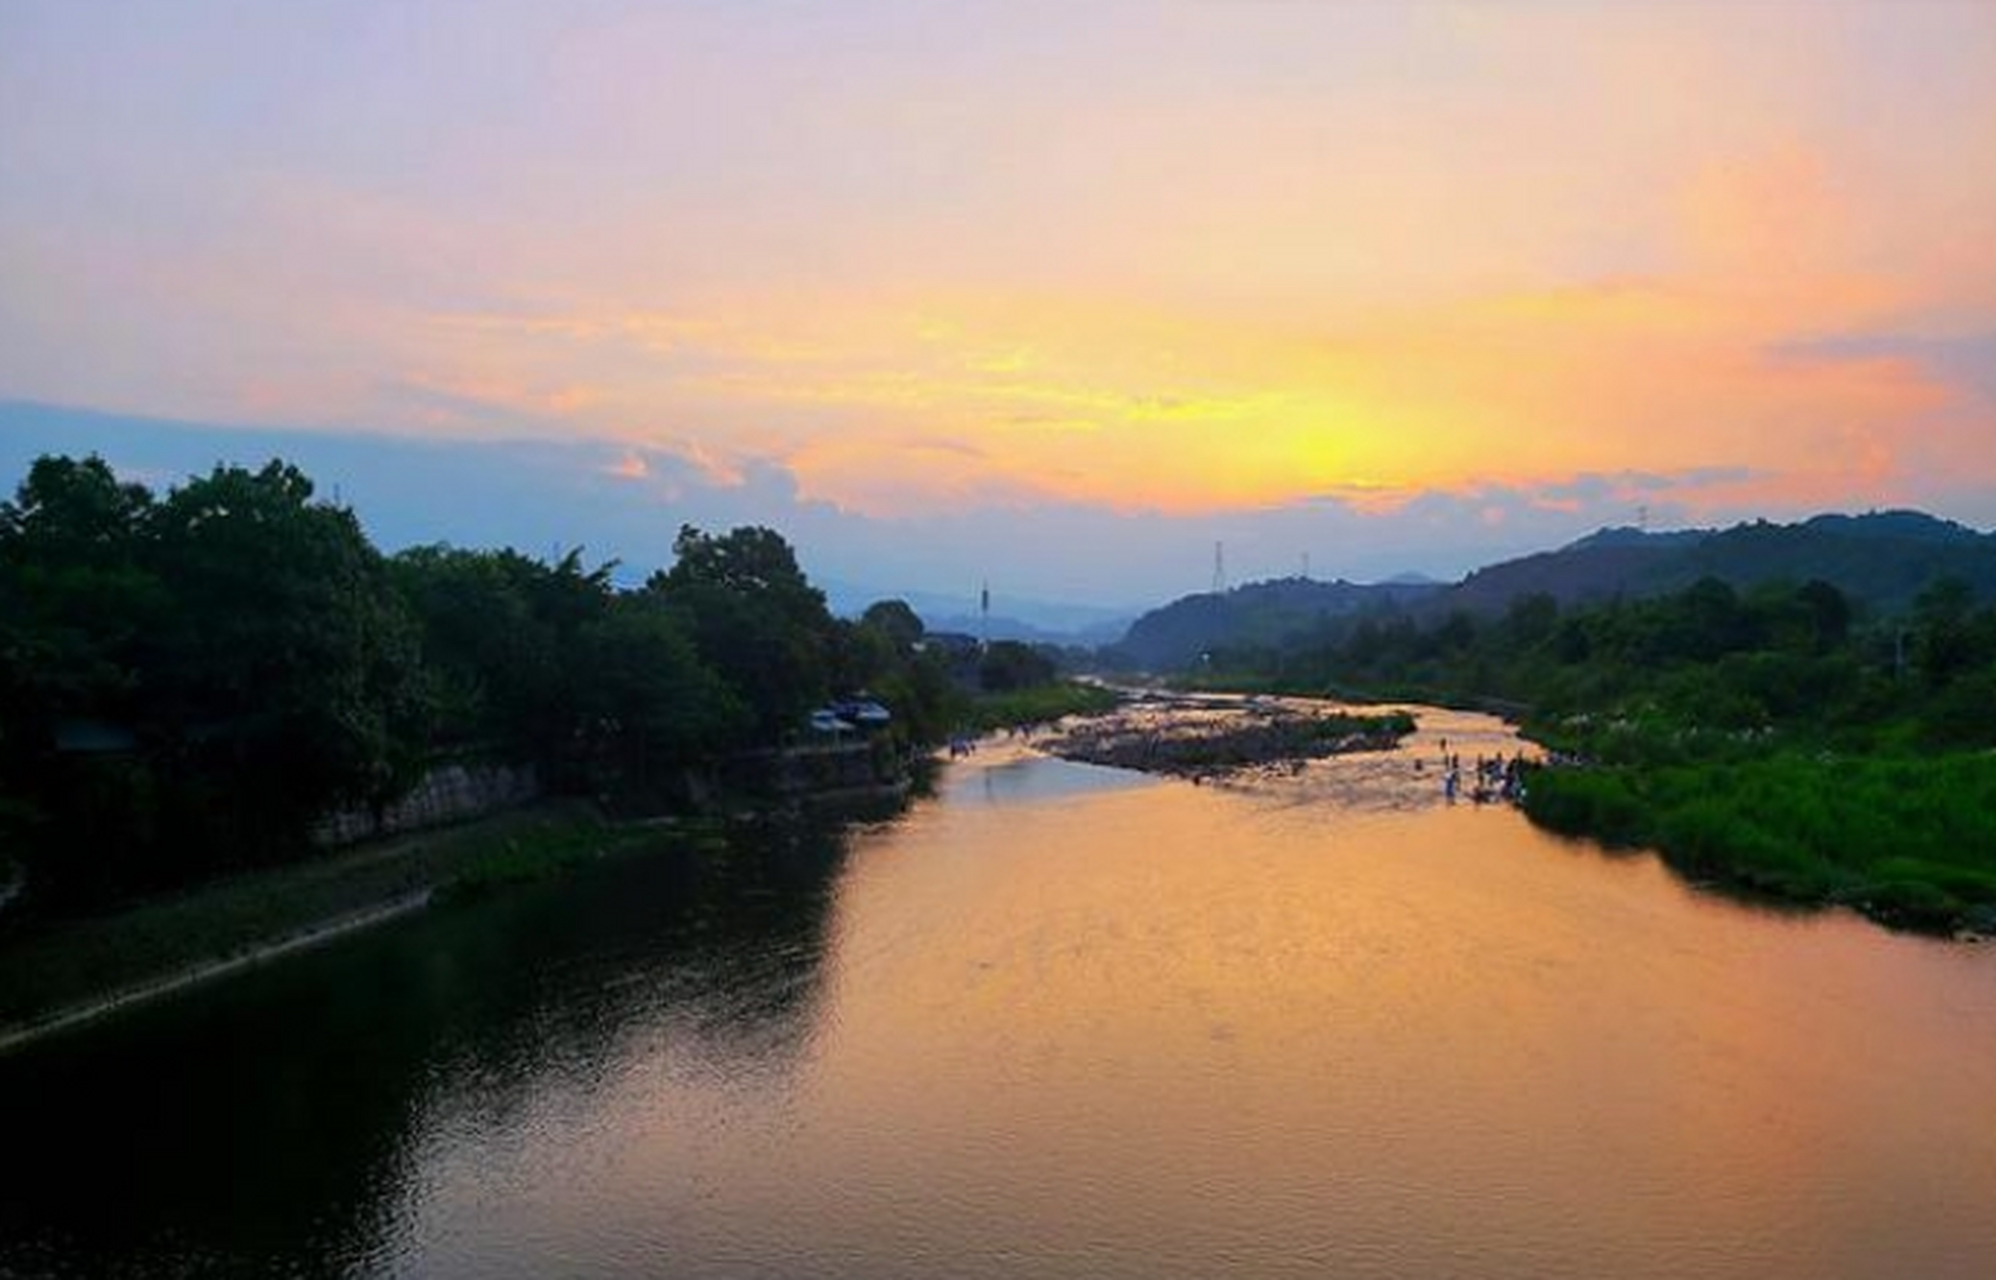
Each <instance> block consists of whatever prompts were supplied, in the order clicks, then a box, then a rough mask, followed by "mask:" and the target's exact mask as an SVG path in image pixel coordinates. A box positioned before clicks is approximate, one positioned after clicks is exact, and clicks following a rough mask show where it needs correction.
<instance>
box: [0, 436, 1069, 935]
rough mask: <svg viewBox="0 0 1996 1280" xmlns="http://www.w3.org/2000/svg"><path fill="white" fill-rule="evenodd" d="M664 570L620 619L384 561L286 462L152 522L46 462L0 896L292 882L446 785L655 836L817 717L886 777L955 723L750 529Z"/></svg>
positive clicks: (123, 487) (503, 560) (3, 790)
mask: <svg viewBox="0 0 1996 1280" xmlns="http://www.w3.org/2000/svg"><path fill="white" fill-rule="evenodd" d="M674 550H675V552H676V561H675V563H674V564H673V566H672V567H671V568H670V569H668V570H663V571H661V572H658V573H654V574H653V575H652V576H651V577H650V578H649V579H648V580H647V581H646V582H645V584H644V585H643V586H642V587H641V588H638V589H636V590H618V589H617V588H616V587H615V586H613V585H612V582H611V570H612V566H611V565H596V566H593V567H592V566H589V565H586V564H585V563H584V562H583V560H582V556H581V553H580V552H579V551H575V552H570V553H569V554H567V555H565V556H562V557H561V558H559V559H558V560H556V561H554V562H553V563H543V562H541V561H538V560H535V559H532V558H530V557H527V556H523V555H521V554H519V553H518V552H515V551H511V550H501V551H474V550H462V549H456V548H451V547H446V546H434V547H422V548H417V549H414V550H410V551H405V552H402V553H401V554H399V555H395V556H392V557H390V556H384V555H382V554H381V553H380V552H379V551H377V550H376V549H375V548H374V547H373V546H372V545H371V544H370V543H369V541H368V539H367V537H366V536H365V534H364V533H363V532H362V530H361V528H360V525H359V523H358V521H357V520H356V519H355V518H354V515H353V513H352V512H351V511H349V510H347V509H345V508H343V507H341V506H338V505H333V504H328V503H325V502H320V501H315V500H314V497H313V488H312V484H311V482H310V480H308V479H307V478H306V477H305V476H304V475H303V474H302V473H301V472H299V471H298V470H297V469H296V468H295V467H291V466H289V465H286V464H284V463H282V462H272V463H270V464H269V465H268V466H265V467H264V468H262V469H261V470H257V471H251V470H246V469H243V468H240V467H217V468H216V469H215V470H214V471H213V472H212V473H211V474H209V475H207V476H205V477H201V478H198V479H194V480H190V481H189V482H187V483H185V484H183V485H181V486H179V487H177V488H174V489H171V490H170V491H168V492H166V493H165V494H163V495H160V494H154V493H153V492H151V491H150V490H148V489H147V488H145V487H144V486H142V485H138V484H133V483H128V482H124V481H120V480H119V479H118V478H117V477H116V476H115V475H114V474H113V472H112V471H111V469H110V468H109V467H108V466H107V465H105V463H104V462H102V461H101V460H99V459H97V458H95V457H91V458H87V459H84V460H82V461H77V460H73V459H70V458H60V457H45V458H42V459H40V460H38V461H37V462H36V463H35V464H34V466H33V467H32V469H31V470H30V472H29V474H28V476H27V478H26V479H25V480H24V481H23V482H22V483H21V485H20V486H19V489H18V491H17V493H16V495H15V497H14V500H13V501H11V502H7V503H4V504H0V871H4V867H5V864H6V862H7V860H8V859H12V860H15V861H18V862H19V863H21V864H23V865H25V866H26V867H27V868H28V869H29V872H30V875H29V885H30V887H31V889H32V891H33V892H34V893H35V894H36V895H37V896H38V897H40V898H41V899H42V900H43V901H44V902H46V903H48V904H50V905H53V906H56V907H74V906H78V905H87V904H90V903H93V902H98V901H103V900H106V899H109V898H112V897H115V896H119V895H124V894H129V893H133V892H140V891H146V890H152V889H157V888H160V887H162V886H169V885H174V884H178V883H183V882H186V881H189V880H192V879H196V878H199V877H202V876H206V875H209V874H213V873H215V872H218V871H223V870H229V869H233V868H237V867H243V866H249V865H254V864H258V863H266V862H272V861H279V860H283V859H287V858H293V857H298V856H301V855H303V854H305V853H307V852H309V850H310V847H311V845H310V832H311V830H312V827H313V824H314V823H315V821H316V820H317V819H318V818H319V817H321V816H322V815H324V814H325V813H327V812H328V811H330V810H332V809H334V808H336V807H342V806H368V805H372V806H380V805H383V804H386V803H388V802H390V801H391V800H393V799H394V798H395V797H396V796H398V795H399V794H401V793H402V792H404V791H405V790H406V789H407V787H408V786H409V785H410V784H411V782H412V781H413V780H415V779H416V778H417V777H419V776H420V775H421V774H422V773H423V772H424V771H425V770H426V769H428V768H429V767H431V766H432V765H433V764H435V763H437V762H438V761H440V760H445V759H453V758H455V759H487V760H503V761H506V762H510V763H531V764H533V765H535V766H536V767H537V769H538V771H539V775H540V777H541V780H542V783H543V785H544V786H545V787H546V788H547V789H549V790H552V791H556V792H569V793H576V794H587V795H594V796H610V797H612V798H615V799H617V800H619V801H621V802H624V803H627V804H629V805H632V806H634V807H637V806H644V807H657V806H660V805H664V804H669V803H672V802H673V801H674V800H675V799H676V798H678V797H679V795H680V793H681V791H682V790H683V789H684V787H685V786H686V783H687V779H688V777H689V773H690V772H692V771H697V770H699V769H700V768H701V767H703V766H705V765H707V764H710V763H712V762H714V761H716V760H718V759H720V758H723V757H725V756H727V755H730V754H732V753H736V752H740V751H744V750H748V749H753V748H758V747H765V746H772V745H778V744H781V743H784V742H787V741H790V740H793V739H795V738H797V737H798V736H799V735H801V734H804V733H807V732H808V730H807V729H806V728H805V725H806V721H807V717H808V714H809V712H810V710H811V709H812V708H814V707H817V706H819V705H821V704H823V703H824V702H825V701H826V700H827V699H828V698H831V697H834V696H838V695H848V694H854V693H857V692H859V691H861V690H864V691H866V692H867V693H868V694H869V695H870V696H871V697H873V698H874V699H877V700H878V701H880V702H882V703H884V704H886V705H887V706H888V707H889V708H890V709H891V711H892V712H893V722H892V725H891V727H890V728H888V729H887V730H885V731H883V732H882V733H881V735H880V738H879V741H878V744H877V745H879V746H880V748H881V749H883V750H892V749H898V748H904V747H906V746H908V745H911V744H914V743H919V742H927V741H933V740H936V739H937V738H939V737H940V736H941V735H942V734H943V733H944V732H945V731H946V730H947V728H948V727H949V723H950V722H951V720H952V719H953V718H954V717H955V716H957V715H958V714H960V707H959V706H958V704H957V702H956V699H957V698H958V696H959V695H958V692H957V686H956V684H955V683H953V682H952V677H951V672H950V670H949V667H948V663H947V661H946V659H945V658H944V657H943V656H941V655H938V654H931V653H924V652H922V648H921V641H922V624H921V621H920V619H919V618H917V617H916V616H915V615H914V613H913V612H912V611H911V610H909V609H908V607H907V606H906V605H905V604H902V603H900V602H898V601H889V602H883V603H881V604H877V605H875V606H874V607H873V608H871V609H869V610H868V611H867V613H866V614H865V615H864V617H863V618H861V619H860V620H859V621H858V622H847V621H843V620H840V619H837V618H834V617H833V616H832V615H831V614H830V612H829V611H828V610H827V608H826V605H825V598H824V596H823V594H822V593H821V592H819V591H818V590H817V589H816V588H815V587H813V586H812V585H811V584H810V582H809V581H808V579H807V578H806V577H805V575H804V574H803V572H802V571H801V570H800V569H799V568H798V565H797V561H796V558H795V556H794V554H793V553H792V550H791V548H790V546H789V545H788V544H787V543H786V542H785V541H784V540H783V539H782V538H781V537H780V536H778V535H777V534H775V533H773V532H771V531H770V530H768V529H762V528H741V529H736V530H734V531H732V532H730V533H726V534H719V535H715V534H708V533H703V532H701V531H700V530H698V529H695V528H692V527H690V526H688V527H685V528H683V529H682V530H681V531H680V534H679V537H678V539H677V541H676V543H675V547H674ZM1015 674H1017V673H1015V672H1013V671H1012V670H1011V669H1010V668H1008V669H1007V673H1006V678H1008V679H1010V678H1012V677H1013V676H1014V675H1015ZM1035 674H1038V673H1037V672H1035Z"/></svg>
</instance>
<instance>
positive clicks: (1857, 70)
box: [0, 0, 1996, 604]
mask: <svg viewBox="0 0 1996 1280" xmlns="http://www.w3.org/2000/svg"><path fill="white" fill-rule="evenodd" d="M0 280H4V281H5V284H4V287H0V401H6V402H10V403H8V404H6V405H0V463H4V465H5V472H6V474H5V476H4V483H5V485H6V486H7V487H11V485H12V484H13V483H14V481H15V480H16V479H17V478H18V476H19V474H20V471H21V469H22V467H23V466H24V464H25V458H26V457H27V456H32V454H33V453H34V452H39V451H42V450H46V449H51V448H59V449H62V450H63V451H66V452H75V453H81V452H88V451H91V450H97V451H100V452H102V453H104V455H105V456H106V457H107V458H108V459H109V460H110V461H111V462H113V463H114V464H115V465H117V466H119V467H120V468H121V469H122V470H125V471H126V472H128V473H130V474H133V475H135V476H138V477H139V478H143V479H150V480H155V481H158V482H161V483H168V482H171V481H172V480H173V479H174V478H176V477H177V476H180V475H184V474H186V473H187V472H188V471H190V470H195V469H205V468H206V467H207V466H208V465H211V464H212V463H213V462H215V461H217V460H223V459H226V460H231V461H245V462H256V461H261V460H262V458H263V457H266V456H268V454H269V452H271V451H273V450H276V451H282V452H284V453H285V454H286V456H295V457H296V458H298V459H299V460H300V461H301V462H302V463H304V464H305V465H307V466H308V469H309V470H311V471H312V472H313V474H314V475H315V476H317V477H318V478H319V479H320V480H321V481H322V482H323V483H324V484H326V485H327V486H328V487H331V486H332V485H335V484H337V485H338V486H339V488H340V492H341V496H342V498H343V500H345V501H349V502H351V503H353V505H354V506H355V507H356V509H357V510H358V511H359V512H360V514H361V515H362V517H363V519H365V520H367V521H368V523H369V524H370V526H371V527H373V528H375V529H376V531H377V538H379V539H381V540H382V541H384V543H386V544H390V545H393V544H396V543H398V542H401V541H408V540H432V539H449V540H451V541H455V542H460V543H467V544H473V545H485V544H491V543H495V542H499V541H511V542H516V543H519V544H521V545H523V546H526V547H529V548H531V549H534V550H537V551H540V550H545V549H546V548H547V546H548V544H550V543H551V542H557V541H559V542H564V543H566V544H570V545H572V544H575V543H586V544H587V545H588V547H589V549H590V550H591V552H592V553H595V552H600V553H601V554H603V555H618V556H622V557H623V558H624V559H625V560H626V561H629V562H633V563H640V564H646V565H650V564H656V563H658V562H659V561H661V560H662V559H663V558H664V557H665V556H666V554H667V548H668V547H669V545H670V541H671V536H672V533H673V531H674V530H675V529H676V528H677V526H678V524H679V523H680V522H681V521H682V520H685V519H693V520H697V521H700V522H703V523H707V524H725V523H734V522H742V521H756V522H762V523H769V524H773V525H775V526H776V527H778V528H780V529H782V530H784V531H785V532H786V533H788V534H790V535H791V536H792V537H793V539H794V540H796V541H797V542H798V544H799V547H800V551H801V552H802V554H803V558H804V560H805V562H806V565H807V567H809V568H811V569H812V570H813V571H814V572H815V573H818V574H820V575H824V576H829V577H831V578H835V579H839V580H844V581H850V582H856V583H865V584H868V585H871V586H879V587H881V588H884V589H894V590H914V589H926V590H961V591H963V592H964V593H966V594H968V593H970V592H973V591H974V589H975V584H976V583H977V582H978V581H981V580H984V579H989V580H990V581H991V582H992V584H993V588H994V591H1001V592H1010V593H1014V594H1018V595H1034V596H1041V597H1047V598H1053V599H1065V600H1074V601H1086V600H1097V601H1102V602H1105V603H1114V604H1130V603H1136V604H1145V603H1154V602H1156V601H1157V600H1159V599H1162V598H1168V597H1169V596H1172V595H1176V594H1179V593H1181V592H1183V591H1190V590H1198V589H1202V588H1203V587H1204V586H1205V585H1206V584H1207V580H1208V578H1209V577H1210V573H1211V558H1212V543H1213V542H1214V541H1215V540H1225V541H1226V543H1227V547H1228V560H1229V568H1230V571H1231V576H1232V577H1233V578H1234V579H1235V580H1240V579H1244V578H1250V577H1260V576H1268V575H1273V574H1282V573H1291V572H1295V571H1296V570H1297V569H1298V567H1299V565H1300V563H1301V560H1302V557H1304V556H1308V557H1309V563H1310V565H1311V568H1312V571H1313V573H1314V574H1316V575H1317V576H1320V577H1331V576H1338V575H1343V576H1348V577H1354V578H1367V577H1374V576H1379V575H1382V574H1386V573H1391V572H1394V571H1396V570H1402V569H1413V570H1423V571H1426V572H1430V573H1434V574H1437V575H1442V576H1448V575H1454V574H1458V573H1460V572H1462V571H1463V570H1465V569H1468V568H1471V567H1474V566H1475V565H1478V564H1481V563H1484V562H1486V561H1488V560H1492V559H1496V558H1500V557H1501V556H1503V555H1509V554H1516V553H1518V552H1521V551H1526V550H1534V549H1540V548H1543V547H1546V546H1550V545H1555V544H1557V543H1559V542H1562V541H1565V540H1567V539H1569V538H1571V537H1574V536H1577V535H1579V534H1581V533H1584V532H1586V531H1587V530H1589V529H1591V528H1593V527H1596V526H1598V525H1601V524H1604V523H1612V524H1622V523H1631V522H1633V521H1634V520H1635V519H1636V516H1637V512H1638V510H1639V509H1647V512H1648V514H1649V519H1650V522H1651V524H1652V525H1656V526H1664V525H1676V524H1684V523H1710V522H1728V521H1731V520H1736V519H1740V518H1744V517H1750V516H1760V515H1766V516H1769V517H1772V518H1785V517H1791V516H1795V515H1800V514H1807V513H1810V512H1813V511H1819V510H1827V509H1838V510H1852V509H1865V508H1870V507H1881V506H1918V507H1922V508H1925V509H1928V510H1933V511H1935V512H1937V513H1939V514H1942V515H1946V516H1950V517H1953V518H1956V519H1960V520H1963V521H1965V522H1968V523H1970V524H1974V525H1976V526H1977V527H1985V528H1986V527H1988V526H1989V525H1990V524H1992V523H1996V4H1991V3H1988V2H1987V0H1961V2H1959V3H1954V2H1950V0H1875V2H1871V3H1838V2H1837V0H1806V2H1802V0H1796V2H1783V0H1754V2H1751V3H1699V2H1698V0H1653V2H1649V3H1641V2H1620V0H1616V2H1612V3H1611V2H1610V0H1591V2H1590V0H1548V2H1545V3H1532V2H1530V0H1486V2H1484V3H1440V2H1434V3H1387V2H1385V0H1129V2H1127V3H1126V2H1123V0H1089V2H1088V3H1079V2H1077V0H1063V2H1059V3H1053V2H1049V3H1037V2H1035V0H1006V2H1004V3H998V2H992V3H972V2H968V0H966V2H964V3H942V2H938V0H893V2H882V0H840V2H838V3H807V2H804V0H795V2H782V0H685V2H681V3H666V2H658V3H616V2H611V0H601V2H596V3H572V4H562V5H555V4H544V3H526V2H525V0H479V2H478V3H425V4H420V5H418V4H412V3H406V2H398V3H375V2H373V0H336V2H326V3H319V2H317V0H312V2H290V0H287V2H286V3H281V4H271V3H254V2H251V0H239V2H237V3H220V2H208V0H160V2H158V3H136V2H133V3H115V2H110V0H106V2H104V3H78V2H77V0H52V2H49V3H42V2H40V0H0ZM79 411H80V412H79ZM315 459H316V460H317V461H316V463H315V461H314V460H315Z"/></svg>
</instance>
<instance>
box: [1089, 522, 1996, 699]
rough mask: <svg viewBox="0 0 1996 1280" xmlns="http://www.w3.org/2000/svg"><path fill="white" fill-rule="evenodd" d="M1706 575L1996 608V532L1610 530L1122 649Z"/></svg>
mask: <svg viewBox="0 0 1996 1280" xmlns="http://www.w3.org/2000/svg"><path fill="white" fill-rule="evenodd" d="M1705 578H1716V579H1718V580H1719V581H1721V582H1724V583H1727V584H1728V585H1730V586H1732V587H1735V588H1738V589H1751V588H1753V587H1756V586H1760V585H1763V584H1767V583H1786V584H1789V585H1800V584H1802V583H1806V582H1811V581H1821V582H1826V583H1829V584H1831V585H1833V586H1835V587H1837V588H1838V589H1839V590H1840V591H1842V592H1843V593H1844V595H1845V596H1847V597H1848V598H1849V599H1850V600H1851V601H1853V602H1854V603H1855V604H1856V605H1858V607H1860V608H1862V609H1865V610H1868V611H1870V612H1872V613H1875V614H1881V615H1891V614H1897V613H1901V612H1904V611H1905V610H1906V609H1907V608H1909V607H1910V606H1911V604H1912V602H1913V600H1914V599H1915V598H1916V597H1917V596H1919V594H1920V593H1921V592H1922V591H1924V590H1926V589H1927V588H1928V587H1930V586H1932V585H1933V584H1934V583H1936V582H1939V581H1942V580H1943V579H1955V580H1958V581H1960V582H1961V583H1963V584H1964V585H1965V586H1966V587H1967V588H1968V590H1969V593H1970V595H1971V597H1972V598H1974V599H1978V600H1988V599H1996V535H1992V534H1984V533H1978V532H1976V531H1975V530H1973V529H1970V528H1967V527H1965V526H1963V525H1960V524H1956V523H1954V522H1952V521H1948V520H1941V519H1937V518H1935V517H1933V516H1930V515H1925V514H1922V513H1920V512H1915V511H1883V512H1871V513H1868V514H1865V515H1857V516H1847V515H1821V516H1816V517H1814V518H1812V519H1809V520H1806V521H1803V522H1801V523H1799V524H1772V523H1769V522H1767V521H1754V522H1752V523H1748V524H1740V525H1735V526H1733V527H1732V528H1729V529H1723V530H1702V529H1694V530H1681V531H1675V532H1670V533H1648V532H1644V531H1642V530H1638V529H1630V528H1617V529H1603V530H1600V531H1598V532H1596V533H1593V534H1590V535H1588V536H1587V537H1585V538H1582V539H1580V540H1579V541H1577V542H1573V543H1571V544H1569V545H1567V546H1565V547H1562V548H1560V549H1558V550H1556V551H1547V552H1542V553H1539V554H1537V555H1530V556H1524V557H1521V558H1519V559H1516V560H1508V561H1505V562H1503V563H1501V564H1495V565H1491V566H1489V567H1488V568H1484V569H1479V570H1477V571H1476V572H1475V573H1472V574H1470V575H1469V576H1468V577H1467V578H1465V579H1464V580H1463V581H1462V582H1460V583H1457V584H1455V585H1453V586H1449V587H1421V586H1399V585H1395V584H1381V585H1377V586H1362V585H1357V584H1353V583H1346V582H1333V583H1317V582H1309V581H1305V580H1302V579H1294V578H1292V579H1285V580H1282V581H1278V582H1268V583H1258V584H1255V585H1252V586H1247V587H1241V588H1237V589H1236V590H1234V591H1231V592H1227V593H1225V594H1222V595H1196V596H1187V597H1185V598H1183V599H1181V600H1178V601H1175V602H1173V603H1171V604H1169V605H1166V606H1164V607H1163V608H1160V609H1156V610H1153V611H1152V612H1150V613H1148V614H1146V615H1144V616H1143V617H1142V618H1139V619H1138V620H1137V621H1136V622H1135V623H1134V624H1132V625H1131V627H1130V630H1129V633H1128V635H1127V636H1126V637H1125V638H1124V640H1123V641H1122V642H1121V643H1120V644H1119V645H1117V646H1115V648H1114V649H1113V650H1112V652H1113V653H1114V654H1115V655H1117V656H1118V657H1119V658H1121V659H1122V660H1124V661H1127V662H1128V663H1130V664H1131V665H1134V666H1138V667H1144V668H1148V669H1155V670H1172V669H1182V668H1184V667H1187V666H1189V665H1191V664H1192V663H1193V662H1195V661H1196V660H1197V659H1198V656H1199V655H1200V654H1201V653H1204V652H1208V651H1210V650H1213V649H1216V648H1281V647H1283V646H1284V645H1285V644H1287V643H1289V642H1292V641H1295V640H1299V639H1302V638H1304V637H1306V636H1308V635H1310V634H1312V633H1313V632H1314V631H1316V630H1318V629H1320V627H1321V624H1323V623H1326V622H1331V621H1334V620H1335V619H1338V618H1341V617H1353V616H1358V615H1362V614H1367V613H1377V612H1386V611H1405V612H1407V613H1411V614H1413V615H1414V616H1416V617H1427V618H1441V617H1445V616H1446V615H1448V614H1450V613H1453V612H1456V611H1462V612H1465V613H1468V614H1471V615H1477V616H1491V615H1496V614H1500V613H1502V612H1504V611H1505V610H1507V609H1509V608H1510V607H1511V605H1512V603H1513V602H1514V601H1516V600H1519V599H1522V598H1524V597H1527V596H1541V595H1542V596H1548V597H1550V598H1551V599H1552V600H1553V601H1555V602H1557V603H1558V604H1559V605H1561V606H1571V605H1576V604H1585V603H1589V602H1595V601H1605V600H1610V599H1615V598H1642V597H1648V596H1656V595H1662V594H1665V593H1669V592H1674V591H1680V590H1683V589H1684V588H1686V587H1689V586H1691V585H1692V584H1693V583H1696V582H1698V581H1700V580H1701V579H1705Z"/></svg>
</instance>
